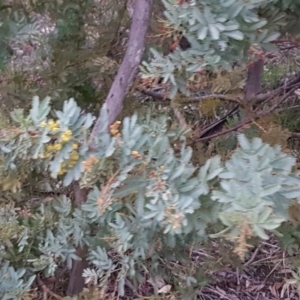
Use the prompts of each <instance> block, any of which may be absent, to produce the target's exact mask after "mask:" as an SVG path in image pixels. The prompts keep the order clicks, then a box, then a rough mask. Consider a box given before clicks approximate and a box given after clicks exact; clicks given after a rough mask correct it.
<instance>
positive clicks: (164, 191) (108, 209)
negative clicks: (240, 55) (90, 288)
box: [0, 97, 300, 299]
mask: <svg viewBox="0 0 300 300" xmlns="http://www.w3.org/2000/svg"><path fill="white" fill-rule="evenodd" d="M51 116H52V119H51ZM93 120H94V118H93V117H92V116H91V115H90V114H85V113H84V112H82V111H81V110H80V108H79V107H78V106H77V104H76V103H75V101H74V100H73V99H70V100H68V101H65V103H64V107H63V110H62V111H54V112H51V109H50V99H49V98H46V99H44V100H43V101H40V100H39V98H38V97H35V98H34V100H33V105H32V109H31V110H30V111H29V112H28V114H27V115H25V113H24V111H22V110H15V111H14V112H13V113H12V122H11V123H10V125H9V126H7V128H3V129H1V135H0V147H1V152H0V155H1V171H0V177H1V180H0V182H1V183H0V185H1V189H2V192H3V197H2V201H1V210H0V213H1V218H0V222H1V227H0V247H1V248H0V249H1V252H0V260H1V267H0V274H1V277H0V278H2V280H1V284H0V295H1V297H3V299H21V296H22V295H24V294H26V293H27V292H28V291H29V289H30V287H31V286H32V284H33V282H34V278H35V276H37V274H38V273H39V272H43V274H44V276H46V277H47V276H54V275H55V272H56V270H57V268H58V266H59V265H60V264H61V263H63V262H65V263H66V264H67V266H68V267H69V268H70V267H71V266H72V261H73V259H78V258H77V256H76V254H75V252H76V247H78V246H84V245H86V246H88V247H89V256H88V260H89V262H90V267H89V268H87V269H85V270H84V277H85V278H86V282H88V283H89V284H95V285H98V286H99V287H101V288H105V287H106V286H107V284H108V280H109V279H110V278H111V277H113V278H115V279H116V282H118V293H119V295H121V296H122V295H123V294H124V286H125V280H126V278H130V279H131V281H132V282H133V286H134V287H136V286H137V285H138V283H140V282H142V281H143V280H144V278H145V277H144V275H145V274H147V276H150V277H153V276H155V275H156V274H165V275H166V276H167V274H169V273H171V274H172V283H173V284H174V285H175V286H178V287H180V289H181V290H182V291H185V292H187V290H189V291H191V290H192V288H193V287H194V286H197V284H198V283H197V281H199V278H200V276H201V274H200V273H201V270H197V269H195V268H191V264H192V258H191V257H190V256H189V250H190V248H191V247H198V246H200V245H201V243H202V242H203V241H205V240H206V239H207V238H209V237H225V238H227V239H229V240H230V241H233V242H234V244H235V252H236V253H237V254H238V255H239V256H240V257H241V258H243V257H244V255H245V253H246V252H247V249H248V248H249V247H250V246H249V245H248V239H249V238H250V237H254V236H256V237H259V238H262V239H267V238H268V232H270V231H273V232H276V229H277V228H278V227H279V226H280V225H281V224H282V223H283V222H284V221H285V220H288V219H289V217H288V212H287V210H288V207H289V205H290V203H291V201H292V200H295V199H296V200H298V199H299V196H300V192H299V191H300V189H299V186H300V180H299V177H298V176H296V175H295V174H292V167H293V165H294V164H295V160H294V159H293V158H292V157H289V156H288V155H287V154H285V153H283V152H282V151H281V149H280V147H279V146H276V147H271V146H269V145H267V144H264V143H263V142H262V141H261V140H260V139H258V138H255V139H253V140H251V141H250V140H248V139H247V138H246V137H245V136H244V135H239V136H238V141H239V148H238V149H237V150H236V151H235V152H234V153H233V154H232V156H231V158H230V159H229V160H228V161H227V162H225V163H223V162H222V161H221V159H220V157H218V156H216V157H212V158H211V159H209V160H207V161H206V163H205V165H203V166H202V167H195V166H193V165H192V164H191V162H190V160H191V156H192V149H191V148H190V147H187V145H186V140H185V133H186V131H185V130H184V129H182V128H177V129H170V128H169V126H168V120H167V117H166V116H158V117H155V118H153V117H151V114H150V112H149V113H148V114H147V115H146V116H142V117H138V116H137V115H136V114H135V115H133V116H131V117H126V118H125V119H124V120H123V122H122V123H121V122H116V123H115V124H113V125H112V126H110V132H108V130H107V127H108V126H107V125H108V121H107V113H106V107H105V106H104V107H103V108H102V110H101V116H100V120H101V124H100V131H99V134H98V135H97V136H92V137H90V131H89V130H90V128H91V126H92V125H93ZM89 138H92V139H93V140H94V144H95V145H96V147H95V148H93V149H91V148H90V147H89V146H88V140H89ZM74 181H78V182H79V184H80V186H81V188H85V189H88V190H89V194H88V199H87V202H86V203H84V204H83V205H82V206H81V207H80V208H78V207H75V205H74V201H73V198H74V196H73V195H72V182H74ZM45 193H46V195H47V197H45V196H44V199H43V195H44V194H45ZM36 195H38V197H37V201H34V199H33V196H36ZM45 198H46V199H45ZM49 200H50V201H49ZM221 225H222V231H220V232H217V231H216V230H217V228H220V226H221ZM162 261H163V263H162ZM174 261H177V262H179V263H182V269H181V272H178V273H172V262H174ZM7 278H9V280H4V279H7Z"/></svg>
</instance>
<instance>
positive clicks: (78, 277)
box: [67, 0, 153, 296]
mask: <svg viewBox="0 0 300 300" xmlns="http://www.w3.org/2000/svg"><path fill="white" fill-rule="evenodd" d="M152 7H153V0H136V1H135V5H134V12H133V17H132V23H131V28H130V34H129V40H128V46H127V50H126V53H125V56H124V59H123V62H122V64H121V66H120V68H119V71H118V73H117V75H116V77H115V79H114V82H113V84H112V86H111V89H110V91H109V93H108V96H107V98H106V101H105V102H106V104H107V109H108V116H109V125H111V124H113V123H114V122H115V121H116V119H117V117H118V116H119V114H120V113H121V111H122V108H123V102H124V100H125V97H126V95H127V93H128V91H129V89H130V87H131V86H132V84H133V82H134V79H135V76H136V74H137V72H138V68H139V65H140V63H141V60H142V56H143V53H144V50H145V41H146V35H147V30H148V26H149V24H150V19H151V15H152V13H151V12H152ZM99 126H100V120H99V118H98V119H97V121H96V123H95V126H94V128H93V130H92V135H91V136H97V134H98V133H99V130H100V128H99ZM93 146H94V145H93V139H91V141H90V147H91V148H93ZM74 185H75V186H74V192H75V202H76V205H77V206H78V207H80V206H81V204H82V203H84V202H85V201H86V200H87V196H88V191H87V190H85V189H80V188H79V185H78V183H77V182H76V183H74ZM87 253H88V249H87V247H84V248H78V249H77V255H78V256H79V257H80V258H81V260H80V261H73V268H72V271H71V275H70V280H69V285H68V289H67V295H68V296H74V295H77V294H79V293H80V292H81V291H82V289H83V287H84V278H83V277H82V273H83V270H84V269H85V268H86V267H87V265H88V263H87V260H86V256H87Z"/></svg>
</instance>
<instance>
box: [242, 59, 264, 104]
mask: <svg viewBox="0 0 300 300" xmlns="http://www.w3.org/2000/svg"><path fill="white" fill-rule="evenodd" d="M263 74H264V59H263V58H259V59H258V60H257V61H255V62H253V63H252V64H251V65H250V66H249V67H248V77H247V83H246V91H245V92H246V95H245V97H246V100H252V99H253V98H255V96H256V95H258V94H259V93H260V92H261V88H262V77H263Z"/></svg>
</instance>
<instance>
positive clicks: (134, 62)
mask: <svg viewBox="0 0 300 300" xmlns="http://www.w3.org/2000/svg"><path fill="white" fill-rule="evenodd" d="M152 6H153V0H136V1H135V7H134V14H133V17H132V23H131V28H130V33H129V40H128V46H127V50H126V53H125V56H124V59H123V62H122V64H121V66H120V68H119V71H118V73H117V75H116V77H115V79H114V82H113V84H112V86H111V89H110V91H109V93H108V96H107V98H106V101H105V103H106V104H107V110H108V120H109V125H111V124H113V123H114V122H115V121H116V119H117V117H118V116H119V114H120V113H121V111H122V109H123V103H124V100H125V97H126V96H127V94H128V92H129V89H130V87H131V86H132V83H133V81H134V78H135V76H136V75H137V72H138V68H139V65H140V63H141V61H142V56H143V54H144V50H145V41H146V35H147V31H148V26H149V23H150V19H151V12H152ZM99 126H100V119H99V118H98V120H97V121H96V124H95V126H94V128H93V131H92V135H93V136H96V135H97V134H98V132H99V130H100V128H99Z"/></svg>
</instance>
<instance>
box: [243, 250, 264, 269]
mask: <svg viewBox="0 0 300 300" xmlns="http://www.w3.org/2000/svg"><path fill="white" fill-rule="evenodd" d="M259 249H260V246H258V247H257V248H256V249H255V251H254V252H253V254H252V256H251V258H250V259H249V260H248V261H246V262H245V263H244V267H247V266H248V265H250V264H251V263H252V262H253V261H254V260H255V258H256V255H257V253H258V251H259Z"/></svg>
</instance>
